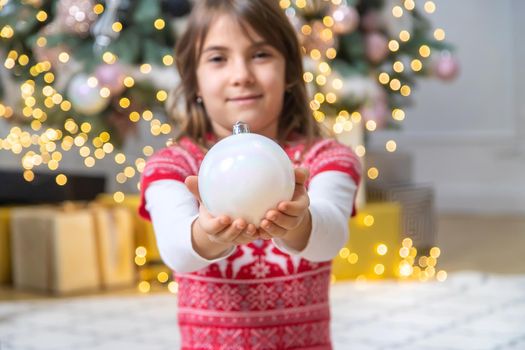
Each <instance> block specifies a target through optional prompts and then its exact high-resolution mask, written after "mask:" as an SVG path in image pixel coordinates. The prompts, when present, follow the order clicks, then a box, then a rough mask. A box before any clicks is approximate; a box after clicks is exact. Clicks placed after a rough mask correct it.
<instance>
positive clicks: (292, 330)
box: [140, 0, 360, 349]
mask: <svg viewBox="0 0 525 350" xmlns="http://www.w3.org/2000/svg"><path fill="white" fill-rule="evenodd" d="M176 52H177V68H178V70H179V74H180V76H181V85H180V87H179V89H178V90H177V91H176V95H175V96H176V97H177V98H182V99H183V102H184V107H185V114H184V116H183V118H182V119H180V121H181V123H180V129H181V131H182V133H181V135H180V136H179V137H178V139H177V142H176V143H175V144H173V145H172V146H170V147H167V148H165V149H162V150H160V151H159V152H157V153H156V154H155V155H153V156H152V157H151V158H150V159H149V161H148V163H147V165H146V167H145V169H144V172H143V177H142V186H141V190H142V201H141V207H140V213H141V214H142V215H143V216H144V217H146V218H148V219H151V221H152V222H153V225H154V228H155V232H156V236H157V243H158V246H159V251H160V253H161V256H162V258H163V260H164V262H165V263H166V264H167V265H168V266H170V267H171V268H172V269H173V270H174V271H175V275H176V279H177V282H178V284H179V294H178V303H179V308H178V319H179V325H180V331H181V340H182V348H183V349H331V343H330V331H329V319H330V314H329V305H328V288H329V283H330V267H331V262H330V260H331V259H332V258H333V257H334V256H335V255H336V254H337V253H338V252H339V250H340V249H341V248H342V247H343V245H344V244H345V242H346V240H347V238H348V226H347V222H348V217H349V216H350V215H351V213H352V203H353V200H354V195H355V192H356V188H357V184H358V182H359V178H360V164H359V160H358V159H357V157H356V156H355V155H354V153H352V151H351V150H350V149H348V148H347V147H345V146H343V145H341V144H339V143H337V142H336V141H334V140H330V139H322V138H321V137H320V131H319V127H318V125H317V123H316V122H315V121H314V119H313V118H312V116H311V112H309V111H308V101H307V97H306V92H305V91H306V89H305V85H304V82H303V69H302V59H301V51H300V47H299V44H298V42H297V38H296V36H295V32H294V30H293V28H292V26H291V25H290V23H289V22H288V19H287V17H286V16H285V14H284V13H283V11H282V10H281V9H280V8H279V6H278V1H276V0H258V1H253V0H200V1H197V2H196V5H195V7H194V9H193V11H192V14H191V15H190V19H189V24H188V27H187V30H186V32H185V33H184V34H183V36H182V38H181V39H180V40H179V42H178V44H177V48H176ZM179 105H180V104H179ZM237 121H242V122H245V123H247V124H248V125H249V127H250V130H251V132H255V133H259V134H261V135H265V136H267V137H270V138H272V139H274V140H275V141H276V142H278V143H279V144H280V145H281V146H282V147H283V149H284V150H285V151H286V152H287V154H288V155H289V157H290V159H291V160H292V161H293V164H294V166H295V167H296V171H295V176H296V189H295V193H294V195H293V198H292V199H291V200H290V201H285V202H282V203H280V204H279V205H278V206H277V208H274V209H271V210H269V211H268V212H267V215H266V217H265V218H264V219H263V220H262V221H261V222H259V223H247V222H245V221H244V220H242V219H239V218H230V217H226V216H219V217H213V216H212V215H211V214H210V213H209V212H208V211H207V210H206V208H205V207H204V205H202V204H201V203H200V197H199V191H198V186H197V177H196V176H195V175H196V174H197V173H198V170H199V165H200V163H201V161H202V159H203V157H204V155H205V153H206V150H207V149H209V148H210V147H211V146H212V145H213V144H214V143H215V142H217V141H218V140H220V139H221V138H223V137H226V136H228V135H230V134H231V131H232V125H233V124H234V123H235V122H237Z"/></svg>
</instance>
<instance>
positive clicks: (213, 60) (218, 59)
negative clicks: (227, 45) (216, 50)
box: [208, 56, 225, 63]
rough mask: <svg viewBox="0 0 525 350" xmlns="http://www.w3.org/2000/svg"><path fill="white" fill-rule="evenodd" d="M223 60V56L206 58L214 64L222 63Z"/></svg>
mask: <svg viewBox="0 0 525 350" xmlns="http://www.w3.org/2000/svg"><path fill="white" fill-rule="evenodd" d="M224 60H225V58H224V57H223V56H212V57H210V58H208V61H209V62H215V63H219V62H223V61H224Z"/></svg>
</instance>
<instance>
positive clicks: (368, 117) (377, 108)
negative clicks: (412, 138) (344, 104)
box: [359, 84, 389, 129]
mask: <svg viewBox="0 0 525 350" xmlns="http://www.w3.org/2000/svg"><path fill="white" fill-rule="evenodd" d="M359 112H360V113H361V116H362V117H363V119H364V120H365V122H368V121H374V122H375V123H376V127H377V128H378V129H382V128H383V127H385V125H386V121H387V117H388V115H389V110H388V97H387V95H386V92H385V91H384V90H383V88H382V87H381V86H379V85H377V84H375V86H374V91H373V93H372V95H371V96H370V98H369V100H368V101H367V102H366V103H365V104H364V105H363V106H362V107H361V109H360V110H359Z"/></svg>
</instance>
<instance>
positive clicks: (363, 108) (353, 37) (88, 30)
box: [0, 0, 458, 263]
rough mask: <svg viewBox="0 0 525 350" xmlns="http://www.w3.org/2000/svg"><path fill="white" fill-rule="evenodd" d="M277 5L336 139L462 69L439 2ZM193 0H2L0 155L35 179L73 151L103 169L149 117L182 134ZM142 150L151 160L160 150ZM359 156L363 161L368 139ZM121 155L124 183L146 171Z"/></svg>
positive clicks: (304, 0)
mask: <svg viewBox="0 0 525 350" xmlns="http://www.w3.org/2000/svg"><path fill="white" fill-rule="evenodd" d="M275 1H278V2H279V5H280V6H281V8H282V9H283V11H285V13H286V15H287V16H288V18H289V19H290V22H291V23H292V25H293V26H294V28H295V29H296V32H297V35H298V38H299V40H300V42H301V44H302V48H303V52H304V67H305V73H304V80H305V82H306V83H307V87H308V89H309V93H310V97H311V100H310V108H311V110H312V117H313V118H315V119H316V120H317V121H318V122H320V123H325V124H327V125H329V127H330V128H331V129H332V130H333V132H334V133H335V134H344V133H346V132H350V131H351V130H352V129H356V128H359V129H360V130H362V129H364V130H366V132H373V131H374V130H377V129H380V128H397V127H399V123H400V122H401V121H402V120H403V119H404V117H405V112H404V109H403V108H404V107H406V106H407V105H409V104H410V103H411V99H410V96H411V94H412V91H413V90H414V88H415V86H416V82H417V80H418V79H420V78H421V77H424V76H427V77H437V78H439V79H443V80H449V79H453V78H454V77H455V75H456V74H457V72H458V64H457V62H456V60H455V58H454V57H453V56H452V53H451V47H450V46H449V45H448V44H447V43H446V42H445V40H444V39H445V32H444V31H443V29H440V28H433V27H432V24H431V22H430V20H429V18H428V17H430V15H431V14H432V13H433V12H434V11H435V10H436V7H435V4H434V3H433V2H432V1H424V2H418V6H416V3H415V1H414V0H366V1H365V0H361V1H359V0H293V1H291V0H275ZM191 6H192V2H191V1H188V0H133V1H132V0H107V1H95V0H75V1H73V0H0V59H1V62H2V66H0V73H1V84H0V118H3V119H4V120H5V121H7V122H8V123H10V125H11V128H10V129H9V131H8V132H7V133H3V134H0V150H5V151H9V152H12V153H14V154H16V155H20V158H21V163H22V167H23V169H24V178H25V179H26V180H27V181H31V180H32V179H33V178H34V173H33V170H34V169H35V168H37V167H39V166H47V167H48V168H49V169H50V170H53V171H55V170H57V169H59V168H60V162H61V160H62V153H63V152H68V151H71V150H77V151H78V152H79V154H80V155H81V156H82V157H83V158H84V164H85V165H86V166H88V167H92V166H94V165H95V163H96V162H97V160H99V159H103V158H104V157H106V156H108V155H110V154H112V153H113V152H114V151H115V149H116V148H117V149H118V148H119V147H121V146H122V144H123V143H124V142H125V141H126V139H127V137H128V136H130V135H131V134H132V133H133V132H134V130H135V129H136V127H137V125H138V124H139V123H142V124H146V125H149V130H150V131H151V134H152V135H154V136H159V135H164V136H165V137H166V138H167V137H168V135H170V134H171V133H172V125H171V123H170V118H169V116H168V115H167V114H166V108H165V104H166V103H167V102H168V100H169V94H170V91H171V90H172V89H173V88H174V87H176V85H177V83H178V80H179V77H178V75H177V73H176V69H175V67H174V60H175V56H176V52H174V46H175V43H176V40H177V36H178V34H180V33H181V31H182V30H183V28H184V24H185V17H186V16H187V14H188V13H189V11H190V10H191ZM141 147H143V148H142V150H143V151H142V152H143V154H144V155H145V156H149V155H151V154H152V153H153V152H154V149H153V147H151V146H150V145H141ZM388 147H389V146H388V145H387V148H388ZM389 150H395V145H394V146H392V145H390V148H389ZM356 152H357V153H358V154H359V155H360V156H363V155H364V154H365V145H364V144H362V145H358V147H357V148H356ZM114 159H115V162H116V164H117V166H118V167H121V168H122V171H121V172H119V173H118V175H117V177H116V180H117V182H119V183H124V182H126V181H128V180H129V179H130V178H133V177H134V175H135V174H138V173H140V172H141V171H142V170H143V168H144V162H145V160H144V159H143V158H140V157H138V158H137V159H130V157H128V159H126V156H125V155H124V154H123V153H118V154H116V155H115V157H114ZM62 177H63V175H62ZM61 181H63V180H61ZM57 182H58V177H57ZM114 199H115V200H116V201H117V202H121V201H122V200H123V199H124V194H123V193H121V192H118V193H115V195H114ZM412 263H413V261H412Z"/></svg>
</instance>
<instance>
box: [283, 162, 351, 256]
mask: <svg viewBox="0 0 525 350" xmlns="http://www.w3.org/2000/svg"><path fill="white" fill-rule="evenodd" d="M356 190H357V184H356V183H355V182H354V180H352V178H351V177H350V176H349V175H347V174H345V173H343V172H340V171H326V172H322V173H321V174H319V175H317V176H315V177H314V178H313V179H312V181H311V182H310V186H309V188H308V196H309V197H310V213H311V215H312V231H311V233H310V238H309V240H308V243H307V244H306V247H305V249H303V250H302V251H300V252H299V251H296V250H294V249H292V248H290V247H287V246H286V244H285V243H284V242H283V241H282V240H281V239H278V238H275V239H274V240H273V241H274V243H275V245H276V246H277V247H278V248H279V249H281V250H282V251H284V252H286V253H288V254H293V255H299V256H301V257H303V258H305V259H307V260H310V261H314V262H319V261H328V260H331V259H333V257H334V256H336V255H337V253H338V252H339V250H340V249H341V248H343V246H344V245H345V243H346V241H347V240H348V234H349V232H348V219H349V217H350V215H351V213H352V204H353V202H354V196H355V193H356Z"/></svg>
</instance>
